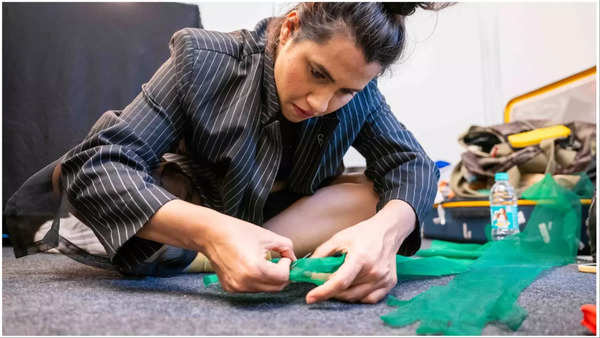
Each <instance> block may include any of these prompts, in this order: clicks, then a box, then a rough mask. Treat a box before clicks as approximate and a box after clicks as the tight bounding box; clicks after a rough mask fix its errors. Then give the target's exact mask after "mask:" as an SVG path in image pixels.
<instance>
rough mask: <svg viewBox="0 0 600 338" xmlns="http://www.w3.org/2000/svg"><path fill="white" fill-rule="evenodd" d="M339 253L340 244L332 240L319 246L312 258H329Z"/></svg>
mask: <svg viewBox="0 0 600 338" xmlns="http://www.w3.org/2000/svg"><path fill="white" fill-rule="evenodd" d="M338 251H339V248H338V244H337V243H336V241H334V240H332V239H328V240H326V241H325V242H323V243H322V244H321V245H319V246H318V247H317V248H316V249H315V251H314V252H313V253H312V255H310V257H311V258H321V257H327V256H333V254H335V253H336V252H338Z"/></svg>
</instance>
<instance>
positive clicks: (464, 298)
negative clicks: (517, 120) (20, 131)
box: [204, 175, 591, 335]
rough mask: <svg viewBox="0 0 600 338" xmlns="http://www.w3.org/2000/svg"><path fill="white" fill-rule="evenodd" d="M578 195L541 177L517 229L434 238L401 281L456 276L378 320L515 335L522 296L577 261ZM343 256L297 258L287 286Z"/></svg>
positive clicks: (322, 277)
mask: <svg viewBox="0 0 600 338" xmlns="http://www.w3.org/2000/svg"><path fill="white" fill-rule="evenodd" d="M587 181H588V182H589V179H588V180H587ZM580 182H583V183H582V185H581V186H580V187H577V186H576V187H575V189H573V190H574V191H578V194H579V193H580V192H582V191H583V192H585V191H587V190H586V189H589V188H588V187H587V186H586V182H585V180H580ZM589 183H591V182H589ZM577 189H579V190H577ZM578 194H576V193H574V192H573V191H569V190H566V189H565V188H563V187H561V186H560V185H558V184H557V183H556V182H555V181H554V179H553V178H552V176H551V175H546V176H545V177H544V179H543V180H542V181H540V182H538V183H536V184H535V185H533V186H531V187H530V188H529V189H528V190H526V191H525V192H524V193H523V198H525V199H529V200H535V201H537V205H536V207H535V209H534V210H533V212H532V214H531V215H530V217H529V221H528V222H527V226H526V227H525V230H524V231H523V232H521V233H519V234H516V235H512V236H509V237H507V238H505V239H504V240H502V241H497V242H488V243H486V244H484V245H481V244H465V243H452V242H445V241H433V242H432V244H431V247H430V248H429V249H424V250H419V251H418V252H417V255H418V256H421V257H422V258H415V257H404V256H400V255H397V256H396V267H397V273H398V280H399V281H401V280H411V279H421V278H427V277H435V276H444V275H453V274H456V276H455V277H454V278H453V279H452V280H451V281H450V282H449V283H448V284H447V285H444V286H434V287H431V288H430V289H429V290H427V291H425V292H423V293H421V294H419V295H417V296H416V297H414V298H412V299H410V300H399V299H396V298H394V297H391V296H390V297H389V298H388V305H390V306H394V307H396V309H395V310H394V311H392V312H390V313H388V314H386V315H384V316H382V317H381V318H382V320H383V321H384V322H385V323H386V324H388V325H391V326H404V325H409V324H412V323H414V322H416V321H419V322H420V324H419V327H418V329H417V333H418V334H447V335H480V334H481V332H482V330H483V328H484V327H485V326H486V325H487V324H488V323H490V322H500V323H503V324H504V325H506V326H508V327H509V328H511V329H512V330H517V329H518V328H519V327H520V325H521V323H522V322H523V320H524V319H525V318H526V316H527V312H526V311H525V310H524V309H523V308H521V307H520V306H519V305H518V304H517V299H518V297H519V295H520V293H521V291H523V290H524V289H525V288H526V287H527V286H529V285H530V284H531V283H532V282H533V281H534V280H535V279H536V278H537V277H538V276H539V274H540V273H541V272H543V271H544V270H547V269H549V268H552V267H554V266H560V265H565V264H569V263H573V262H574V261H575V256H576V254H577V245H578V239H579V238H580V234H579V231H580V225H581V204H580V201H579V198H580V196H584V195H579V196H578ZM488 228H489V226H488ZM488 232H489V229H488ZM344 259H345V255H342V256H339V257H325V258H301V259H298V260H297V261H296V262H294V263H292V266H291V269H290V281H292V282H308V283H313V284H316V285H321V284H323V283H324V282H325V281H326V279H327V276H328V275H329V274H330V273H333V272H335V271H336V270H337V269H338V268H339V266H340V265H341V264H342V263H343V262H344ZM273 261H274V262H276V261H277V259H275V260H273ZM204 283H205V285H207V286H208V285H211V284H215V283H218V278H217V275H214V274H213V275H207V276H205V277H204Z"/></svg>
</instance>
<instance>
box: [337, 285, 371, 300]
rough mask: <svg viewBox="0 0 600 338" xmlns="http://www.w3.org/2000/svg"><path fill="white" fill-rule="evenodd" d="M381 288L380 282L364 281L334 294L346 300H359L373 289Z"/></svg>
mask: <svg viewBox="0 0 600 338" xmlns="http://www.w3.org/2000/svg"><path fill="white" fill-rule="evenodd" d="M379 288H380V285H379V283H363V284H358V285H353V286H351V287H349V288H348V289H346V290H344V291H341V292H339V293H338V294H336V295H335V296H334V298H335V299H339V300H343V301H346V302H357V301H359V300H362V299H363V298H365V297H367V296H368V295H370V294H371V293H372V292H373V291H375V290H378V289H379Z"/></svg>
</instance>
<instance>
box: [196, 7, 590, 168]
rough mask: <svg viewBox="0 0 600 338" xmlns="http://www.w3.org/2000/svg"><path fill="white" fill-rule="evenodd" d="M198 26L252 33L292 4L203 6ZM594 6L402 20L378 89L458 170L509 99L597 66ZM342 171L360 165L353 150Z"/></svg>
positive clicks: (484, 10)
mask: <svg viewBox="0 0 600 338" xmlns="http://www.w3.org/2000/svg"><path fill="white" fill-rule="evenodd" d="M199 6H200V10H201V15H202V20H203V23H204V26H205V27H206V28H208V29H214V30H223V31H231V30H235V29H239V28H252V27H253V26H254V24H255V23H256V22H257V21H258V20H260V19H261V18H263V17H267V16H272V15H279V14H280V13H282V12H283V11H284V10H286V9H287V8H289V3H268V2H261V3H249V2H244V3H205V2H202V3H199ZM597 11H598V8H597V4H596V3H595V2H586V3H577V2H562V3H561V2H552V3H542V2H530V3H519V2H510V3H508V2H507V3H475V2H468V3H458V4H456V5H455V6H452V7H449V8H446V9H444V10H442V11H440V12H438V13H432V12H426V11H417V13H415V14H414V15H413V16H410V17H408V19H407V23H406V26H407V31H408V40H409V41H408V45H407V48H406V52H405V54H404V56H403V57H402V59H401V60H400V62H399V63H397V64H396V65H394V66H393V67H392V69H391V72H390V73H389V74H386V75H385V76H384V77H383V78H382V79H381V80H380V89H381V91H382V92H383V94H384V95H385V96H386V98H387V101H388V103H389V104H390V106H391V107H392V110H393V111H394V112H395V114H396V115H397V117H398V119H399V120H400V121H401V122H403V123H404V124H405V125H406V126H407V127H408V128H409V129H410V130H411V131H412V132H413V133H414V134H415V135H416V136H417V138H418V139H419V140H420V142H421V143H422V145H423V147H424V148H425V149H426V151H427V152H428V154H429V155H430V156H431V158H432V159H434V160H446V161H449V162H453V163H456V162H457V161H458V159H459V158H460V153H461V152H462V149H461V148H460V147H459V146H458V144H457V142H456V139H457V137H458V135H459V133H461V132H463V131H464V130H466V129H467V128H468V127H469V126H470V125H472V124H480V125H481V124H495V123H501V122H502V116H503V115H502V113H503V109H504V106H505V105H506V103H507V102H508V101H509V100H510V99H511V98H513V97H515V96H518V95H520V94H523V93H524V92H527V91H531V90H533V89H536V88H538V87H541V86H543V85H545V84H548V83H550V82H553V81H556V80H559V79H561V78H563V77H566V76H569V75H571V74H573V73H576V72H579V71H581V70H584V69H586V68H589V67H591V66H594V65H595V64H596V59H597V55H596V48H597V46H596V39H597V36H596V25H597V24H596V20H597V16H596V13H597ZM344 160H345V163H346V165H347V166H354V165H364V159H363V158H362V156H360V154H358V153H357V152H356V151H355V150H351V151H349V152H348V154H346V156H345V158H344Z"/></svg>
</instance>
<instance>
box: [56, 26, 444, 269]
mask: <svg viewBox="0 0 600 338" xmlns="http://www.w3.org/2000/svg"><path fill="white" fill-rule="evenodd" d="M266 23H267V21H266V20H264V21H262V22H261V23H259V25H258V26H257V30H256V31H246V30H242V31H238V32H233V33H219V32H211V31H207V30H202V29H191V28H186V29H183V30H181V31H178V32H177V33H175V34H174V35H173V37H172V39H171V41H170V44H169V47H170V50H171V57H170V58H169V59H168V60H167V61H166V62H165V63H164V64H163V65H162V66H161V67H160V68H159V69H158V71H157V72H156V73H155V74H154V76H153V77H152V78H151V79H150V81H148V82H147V83H145V84H144V85H143V86H142V91H141V93H140V94H139V95H138V96H137V97H136V98H135V99H134V100H133V102H131V103H130V104H129V105H128V106H127V107H125V108H124V109H123V110H122V111H108V112H106V113H105V114H103V116H102V117H101V118H100V119H99V120H98V121H97V122H96V124H95V125H94V126H93V127H92V130H91V131H90V133H89V134H88V136H87V137H86V139H85V140H84V141H83V142H82V143H81V144H79V145H78V146H77V147H75V148H74V149H72V150H71V151H70V152H69V153H67V154H66V155H65V157H64V160H63V165H62V167H63V170H62V179H63V182H64V187H65V190H66V193H67V197H68V199H69V202H70V203H71V205H72V206H73V208H74V210H75V212H76V214H77V217H78V218H80V219H81V220H82V221H83V222H84V223H85V224H87V225H88V226H89V227H90V228H91V229H92V231H93V232H94V233H95V234H96V236H98V238H99V240H100V242H101V243H102V245H103V246H104V247H105V249H106V252H107V253H108V255H109V257H110V258H111V259H113V262H117V261H118V262H119V263H118V264H121V265H124V266H125V268H124V269H128V268H131V267H132V266H133V265H135V264H138V263H140V262H142V261H143V260H144V259H146V258H148V257H149V256H150V255H152V253H153V252H154V251H156V249H157V248H158V247H159V245H158V244H157V243H153V242H150V241H145V240H142V239H139V238H137V237H132V236H134V234H135V233H136V232H137V231H138V230H139V229H140V228H141V227H142V226H143V225H144V224H145V223H146V222H147V221H148V220H149V219H150V218H151V217H152V215H153V214H154V213H155V212H156V211H157V210H158V209H159V208H160V207H161V206H162V205H163V204H165V203H166V202H168V201H170V200H172V199H174V198H175V197H174V196H173V195H171V194H170V193H168V192H167V191H165V190H164V189H163V188H161V187H160V186H158V185H157V184H156V182H155V180H154V179H153V177H152V176H151V174H150V173H151V171H152V170H153V169H154V168H156V167H157V165H158V164H159V161H160V158H161V156H162V155H164V154H165V153H167V152H174V149H175V148H176V146H177V144H178V143H179V141H180V140H183V141H184V142H185V145H186V147H187V151H188V153H189V154H190V156H191V157H192V159H193V166H194V173H195V174H196V175H201V176H203V177H200V178H197V180H195V181H194V182H195V183H194V184H197V185H202V184H209V185H212V186H211V187H210V189H208V188H207V190H208V191H211V193H208V194H205V197H206V198H207V199H208V200H207V206H209V207H211V208H214V209H216V210H218V211H220V212H223V213H226V214H228V215H231V216H234V217H238V218H241V219H244V220H247V221H250V222H253V223H255V224H259V225H260V224H262V223H263V208H264V204H265V201H266V199H267V197H268V195H269V192H270V191H271V188H272V186H273V183H274V180H275V177H276V174H277V170H278V168H279V162H280V160H281V152H282V138H281V132H280V128H279V121H277V120H276V117H277V115H278V114H280V106H279V98H278V96H277V91H276V88H275V81H274V78H273V60H272V57H271V56H270V55H269V54H268V53H266V52H265V26H266ZM296 126H297V127H298V128H299V133H298V135H299V146H298V148H297V149H296V151H295V154H294V159H296V162H295V163H294V166H293V168H292V171H291V173H290V178H289V187H288V189H289V190H291V191H293V192H298V193H302V194H312V193H314V192H315V191H316V189H318V188H319V187H320V186H321V185H322V184H323V182H324V181H325V180H326V179H328V178H330V177H332V176H334V175H335V173H336V171H337V170H338V169H339V168H340V166H341V165H342V159H343V156H344V154H345V153H346V151H347V150H348V148H349V147H350V146H354V147H355V148H356V149H357V150H358V151H359V152H360V153H361V154H362V155H364V156H365V158H366V159H367V170H366V172H365V174H366V175H367V176H368V177H369V178H371V179H372V180H373V181H374V184H375V189H376V191H377V193H378V194H379V196H380V202H379V204H378V206H377V208H378V210H379V209H381V207H383V206H384V205H385V204H386V203H387V202H388V201H389V200H392V199H402V200H405V201H406V202H408V203H409V204H410V205H411V206H413V208H414V209H415V212H416V214H417V217H418V218H419V219H422V218H423V216H424V215H425V213H426V212H427V211H428V209H430V208H431V205H432V202H433V198H434V194H435V189H436V183H437V178H438V176H439V174H438V172H437V170H436V169H435V166H434V164H433V163H432V161H431V160H430V159H429V158H428V157H427V155H426V154H425V152H424V151H423V149H422V148H421V147H420V145H419V144H418V142H417V141H416V140H415V138H414V136H413V135H412V134H411V133H410V132H409V131H408V130H407V129H406V128H405V127H404V126H403V125H402V124H400V123H399V122H398V121H397V120H396V118H395V117H394V115H393V114H392V113H391V111H390V109H389V106H388V105H387V104H386V103H385V100H384V98H383V97H382V95H381V94H380V93H379V91H378V89H377V84H376V82H375V81H372V82H371V83H370V84H369V85H368V86H367V87H366V88H365V89H364V90H363V91H362V92H360V93H358V94H357V95H356V96H355V97H354V98H353V100H352V101H351V102H350V103H349V104H347V105H346V106H344V107H343V108H341V109H340V110H339V111H337V112H335V113H332V114H330V115H327V116H324V117H319V118H313V119H310V120H306V121H303V122H301V123H299V124H297V125H296ZM417 233H418V232H417ZM130 239H131V240H130ZM126 243H127V244H126ZM125 244H126V245H125ZM117 250H118V251H119V253H118V255H117ZM115 256H117V259H115Z"/></svg>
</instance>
